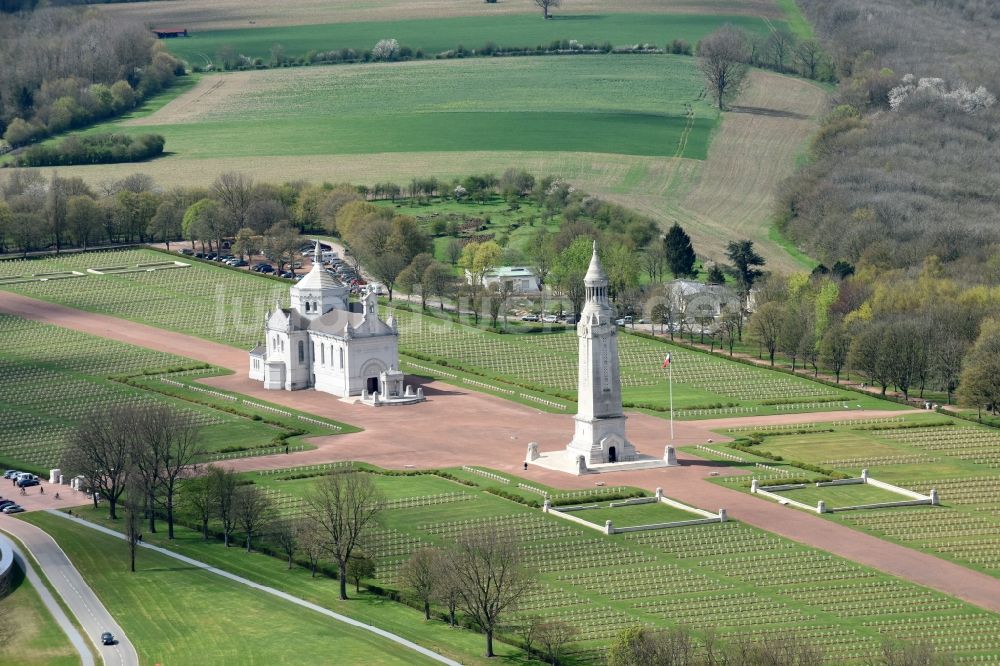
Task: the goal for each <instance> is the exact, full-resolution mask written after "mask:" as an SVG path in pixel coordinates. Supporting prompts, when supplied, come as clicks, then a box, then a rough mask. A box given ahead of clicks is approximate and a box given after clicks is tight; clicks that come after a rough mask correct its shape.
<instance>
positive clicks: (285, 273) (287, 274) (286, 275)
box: [281, 271, 295, 280]
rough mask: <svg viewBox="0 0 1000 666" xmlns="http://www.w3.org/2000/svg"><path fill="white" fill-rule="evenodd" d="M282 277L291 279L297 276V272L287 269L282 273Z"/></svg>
mask: <svg viewBox="0 0 1000 666" xmlns="http://www.w3.org/2000/svg"><path fill="white" fill-rule="evenodd" d="M281 277H283V278H288V279H289V280H290V279H292V278H293V277H295V273H293V272H291V271H285V272H284V273H282V274H281Z"/></svg>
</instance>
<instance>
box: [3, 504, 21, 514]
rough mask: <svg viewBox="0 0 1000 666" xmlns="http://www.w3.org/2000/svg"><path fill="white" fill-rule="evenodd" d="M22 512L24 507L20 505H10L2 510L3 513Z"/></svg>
mask: <svg viewBox="0 0 1000 666" xmlns="http://www.w3.org/2000/svg"><path fill="white" fill-rule="evenodd" d="M22 511H24V507H22V506H21V505H20V504H11V505H10V506H5V507H4V508H3V512H4V513H21V512H22Z"/></svg>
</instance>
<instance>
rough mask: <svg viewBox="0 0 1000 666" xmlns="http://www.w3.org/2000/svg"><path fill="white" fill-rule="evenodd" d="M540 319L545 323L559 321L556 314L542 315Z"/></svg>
mask: <svg viewBox="0 0 1000 666" xmlns="http://www.w3.org/2000/svg"><path fill="white" fill-rule="evenodd" d="M542 321H544V322H545V323H546V324H557V323H559V317H558V316H556V315H545V316H544V317H542Z"/></svg>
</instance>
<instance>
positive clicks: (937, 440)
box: [690, 412, 1000, 576]
mask: <svg viewBox="0 0 1000 666" xmlns="http://www.w3.org/2000/svg"><path fill="white" fill-rule="evenodd" d="M874 421H875V422H873V423H868V424H865V423H863V422H859V423H853V424H852V423H847V422H843V423H833V424H830V423H818V424H813V425H802V426H795V427H794V431H793V432H786V433H782V432H781V429H779V428H770V429H769V428H757V429H754V430H752V431H751V429H749V428H743V429H740V430H739V431H738V432H732V431H731V432H730V433H728V434H730V435H732V436H735V437H742V438H744V439H743V440H742V441H743V443H746V442H747V439H746V438H747V437H755V438H757V439H760V440H761V443H760V444H757V445H753V446H751V450H752V451H755V452H757V451H759V452H761V453H762V454H765V453H766V454H768V457H761V456H754V455H753V454H746V453H744V452H742V451H736V450H733V449H730V448H728V447H726V446H725V445H716V446H714V448H715V449H716V450H720V451H729V452H730V453H731V454H736V455H739V456H741V457H744V458H746V459H748V460H752V461H756V462H762V463H763V464H765V465H767V466H768V467H769V468H772V469H773V468H777V469H779V470H783V471H781V472H780V473H774V472H772V471H771V470H769V469H759V468H758V469H755V470H754V475H755V476H756V477H757V478H759V479H762V483H764V484H776V483H781V479H782V478H803V477H809V478H811V477H817V478H820V477H818V476H817V475H816V474H814V473H813V472H810V471H806V470H802V469H799V468H796V467H794V464H795V462H796V461H797V462H800V463H806V464H810V465H818V466H820V467H821V468H825V469H830V470H835V471H838V472H843V473H846V474H848V475H850V476H852V477H857V476H859V475H860V473H861V470H862V469H867V470H868V472H869V475H870V476H871V477H872V478H874V479H877V480H879V481H885V482H887V483H891V484H894V485H897V486H901V487H903V488H906V489H908V490H913V491H916V492H918V493H922V494H925V495H926V494H928V493H930V491H931V489H936V490H937V491H938V493H939V496H940V502H941V505H940V506H912V507H896V508H888V509H872V510H864V511H846V512H837V513H832V514H824V517H826V518H827V519H829V520H835V521H838V522H843V523H845V524H847V525H851V526H853V527H855V528H857V529H860V530H863V531H865V532H869V533H871V534H874V535H876V536H879V537H881V538H884V539H888V540H890V541H894V542H896V543H900V544H903V545H905V546H909V547H911V548H916V549H918V550H923V551H926V552H929V553H931V554H933V555H937V556H938V557H943V558H945V559H949V560H952V561H954V562H956V563H958V564H961V565H963V566H966V567H969V568H971V569H976V570H979V571H982V572H984V573H987V574H989V575H991V576H1000V431H997V430H996V429H994V428H986V427H982V426H979V425H976V424H973V423H969V422H968V421H963V420H960V419H954V418H950V417H947V416H944V415H941V414H933V413H931V414H929V413H926V412H925V413H919V412H916V413H914V412H911V413H908V414H905V415H901V416H900V417H897V418H894V419H875V420H874ZM810 431H813V432H810ZM690 450H691V451H692V452H693V453H695V454H696V455H700V454H701V453H703V452H702V451H700V450H698V449H690ZM774 455H777V456H781V457H782V458H783V461H780V462H774V461H772V460H770V459H769V457H770V456H774ZM730 464H739V463H730ZM749 466H750V467H753V462H751V463H749ZM749 479H750V477H744V478H740V479H735V478H734V479H727V480H725V481H720V482H721V483H724V484H726V485H735V486H736V487H739V488H742V489H744V490H746V489H747V488H748V487H749V483H750V481H749ZM876 491H878V489H877V488H875V487H871V486H862V485H851V486H840V487H832V488H831V487H826V488H814V487H813V488H806V489H803V490H792V491H782V492H781V493H780V494H781V495H782V496H787V497H789V498H790V499H797V500H799V501H802V502H805V503H806V504H815V503H816V501H818V500H820V499H824V500H826V501H827V504H828V505H830V504H831V502H830V499H829V497H831V496H833V495H841V494H842V495H843V496H844V503H845V504H863V503H866V502H865V501H855V500H863V499H865V498H866V497H869V495H870V497H869V499H870V500H871V501H873V502H874V501H900V500H905V499H906V498H905V497H901V496H898V495H892V494H891V493H886V495H885V496H883V495H881V494H880V493H884V492H885V491H879V497H880V499H875V492H876ZM762 501H768V500H762ZM835 502H836V500H835V501H834V505H836V503H835ZM789 510H790V511H791V510H794V509H789Z"/></svg>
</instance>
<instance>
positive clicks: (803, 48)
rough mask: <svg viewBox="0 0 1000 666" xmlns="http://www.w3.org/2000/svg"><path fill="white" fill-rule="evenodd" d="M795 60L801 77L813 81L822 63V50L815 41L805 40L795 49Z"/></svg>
mask: <svg viewBox="0 0 1000 666" xmlns="http://www.w3.org/2000/svg"><path fill="white" fill-rule="evenodd" d="M795 59H796V60H797V61H798V63H799V68H800V70H801V71H802V75H803V76H805V77H807V78H810V79H815V78H816V71H817V70H818V69H819V67H820V65H821V64H822V62H823V48H822V47H821V46H820V45H819V42H817V41H816V40H815V39H806V40H804V41H801V42H799V44H798V46H796V47H795Z"/></svg>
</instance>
